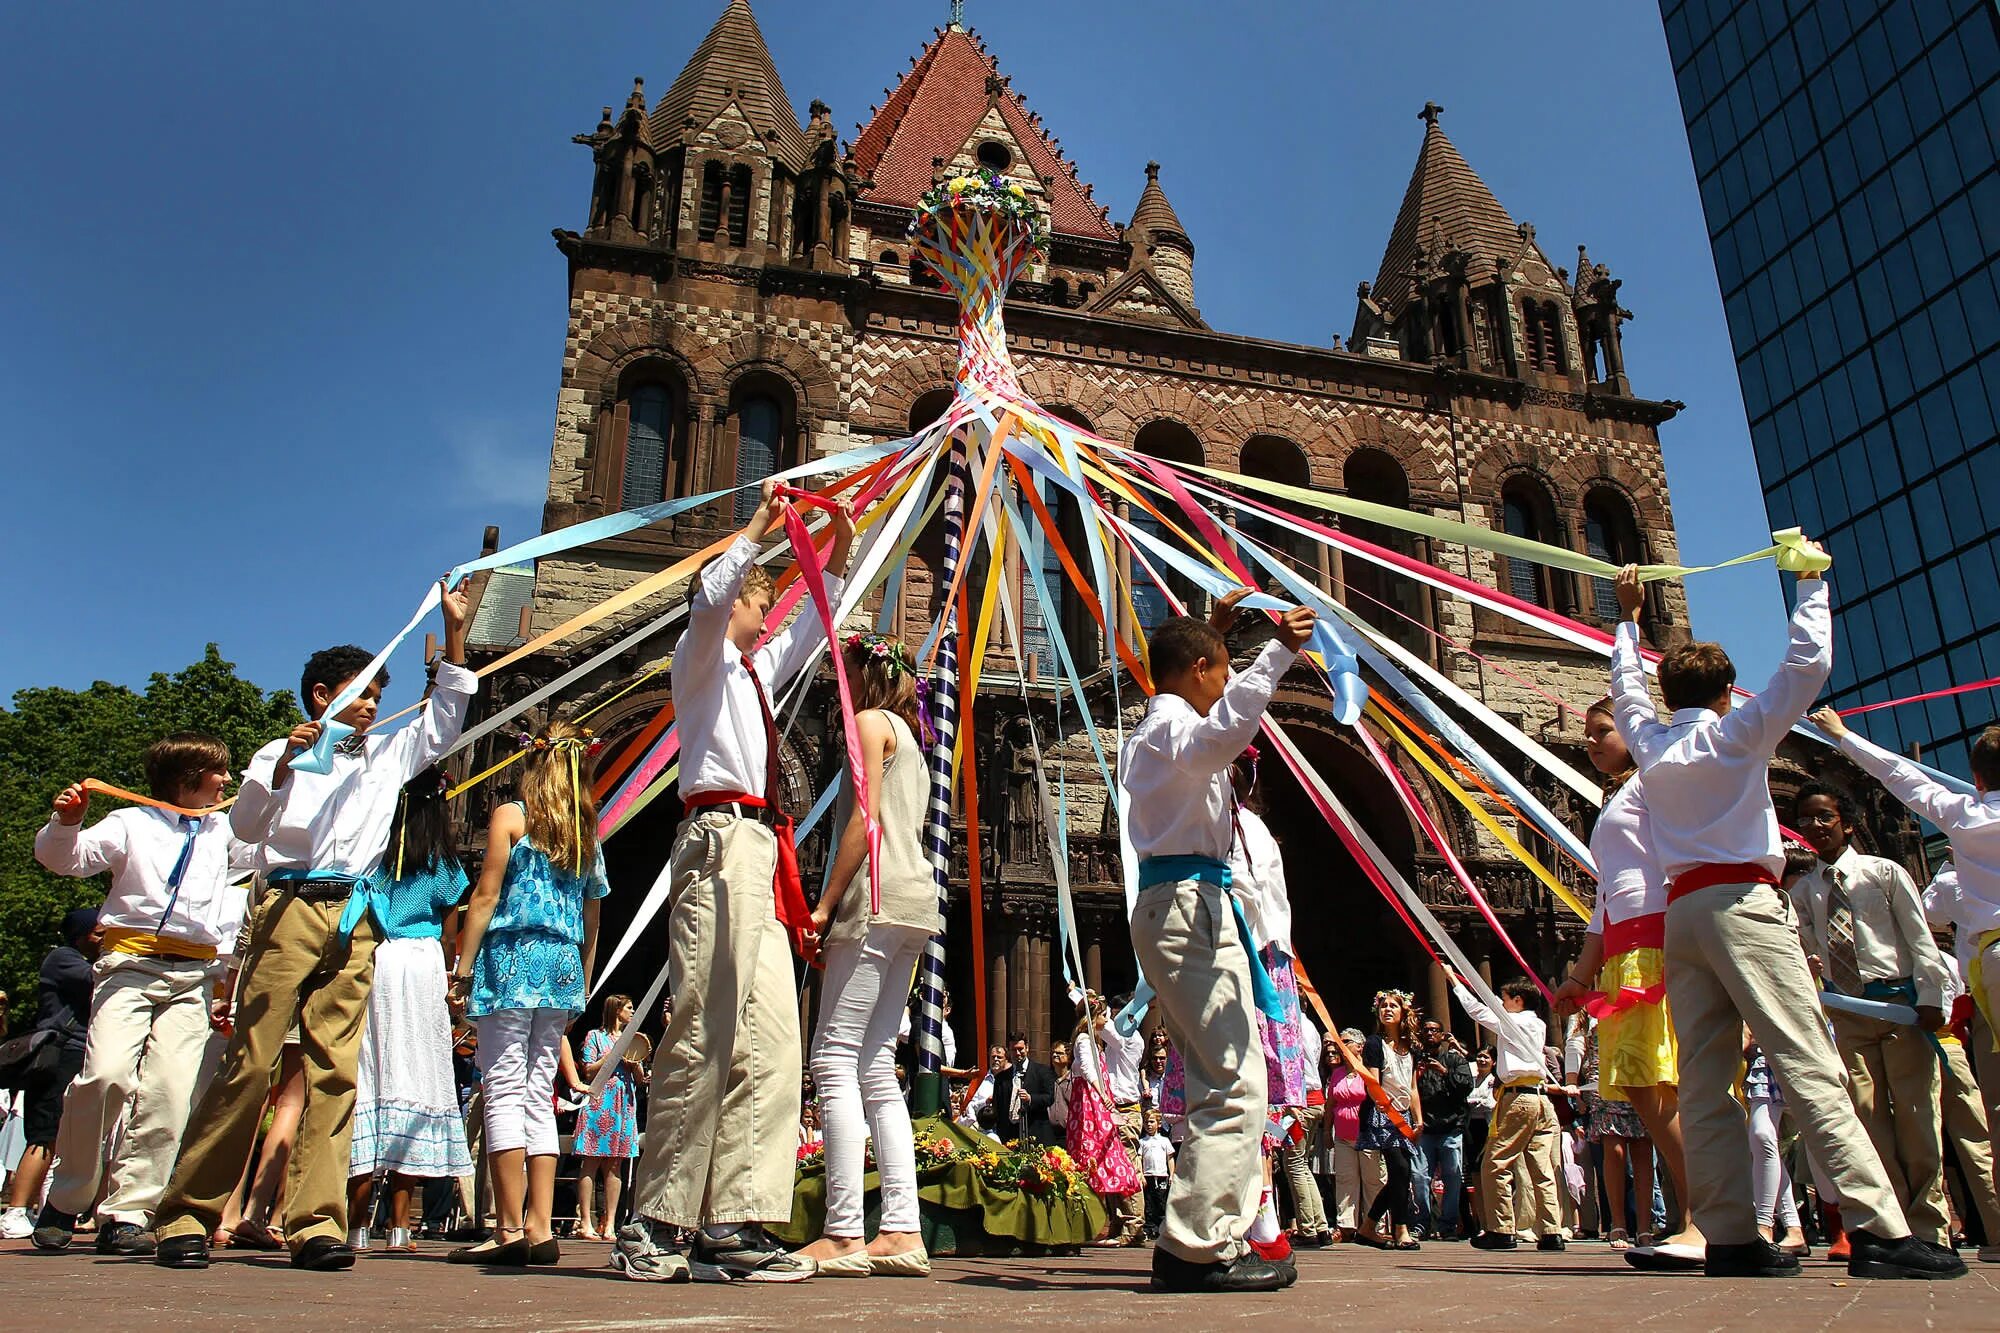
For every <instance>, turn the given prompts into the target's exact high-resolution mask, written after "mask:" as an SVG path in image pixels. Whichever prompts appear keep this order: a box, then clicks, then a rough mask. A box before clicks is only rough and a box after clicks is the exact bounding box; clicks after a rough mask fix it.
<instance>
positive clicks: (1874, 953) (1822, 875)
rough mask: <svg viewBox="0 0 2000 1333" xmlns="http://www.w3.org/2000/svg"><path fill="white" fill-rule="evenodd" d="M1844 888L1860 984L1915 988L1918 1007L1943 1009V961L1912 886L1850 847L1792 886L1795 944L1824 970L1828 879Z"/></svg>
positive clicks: (1897, 869)
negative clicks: (1905, 981) (1910, 983)
mask: <svg viewBox="0 0 2000 1333" xmlns="http://www.w3.org/2000/svg"><path fill="white" fill-rule="evenodd" d="M1835 875H1839V876H1840V877H1841V879H1842V882H1843V883H1844V884H1845V885H1846V887H1847V898H1848V902H1849V903H1850V904H1851V905H1852V907H1853V925H1854V959H1855V962H1856V963H1857V964H1858V965H1859V966H1860V970H1861V979H1862V980H1863V981H1894V980H1896V979H1897V978H1899V977H1909V978H1911V979H1912V980H1914V981H1915V982H1916V986H1917V1003H1918V1004H1931V1005H1939V1006H1940V1007H1941V1006H1942V1005H1943V1003H1944V1000H1943V996H1944V990H1945V972H1944V958H1943V957H1942V955H1940V954H1939V953H1938V947H1937V942H1936V941H1935V940H1933V939H1931V931H1930V926H1929V925H1928V924H1927V923H1926V922H1925V921H1924V909H1923V904H1922V902H1921V901H1920V900H1919V899H1918V897H1917V886H1916V885H1915V884H1914V883H1912V882H1911V880H1910V876H1909V874H1908V873H1907V872H1906V871H1905V870H1904V869H1903V867H1901V866H1899V865H1897V864H1896V863H1895V862H1894V861H1890V860H1887V859H1885V858H1883V857H1880V856H1863V855H1862V854H1861V853H1860V852H1857V851H1855V850H1854V849H1853V848H1852V847H1849V848H1847V849H1846V850H1845V851H1843V852H1842V853H1841V854H1840V855H1839V857H1837V858H1836V859H1835V860H1834V862H1833V864H1832V865H1828V864H1827V863H1826V862H1824V861H1821V862H1819V863H1818V864H1817V865H1816V866H1814V867H1813V870H1812V873H1810V874H1806V875H1800V876H1799V877H1798V879H1797V880H1795V881H1793V883H1792V889H1791V893H1792V907H1793V908H1794V909H1795V910H1796V911H1797V912H1798V917H1799V942H1800V944H1802V945H1803V946H1804V947H1805V950H1806V952H1807V953H1808V954H1817V955H1818V956H1819V960H1820V966H1821V970H1822V972H1824V970H1825V966H1826V901H1827V894H1828V893H1829V892H1830V891H1831V890H1832V881H1833V876H1835Z"/></svg>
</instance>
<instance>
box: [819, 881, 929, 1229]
mask: <svg viewBox="0 0 2000 1333" xmlns="http://www.w3.org/2000/svg"><path fill="white" fill-rule="evenodd" d="M850 892H852V890H850ZM929 938H930V937H929V935H928V934H927V933H926V932H924V931H922V930H918V929H915V928H913V927H909V926H876V927H874V928H873V929H871V930H869V932H868V934H867V936H866V937H865V938H863V939H859V940H844V941H841V942H840V943H837V944H835V945H833V946H832V947H831V948H830V949H829V950H828V952H827V961H826V984H825V986H824V987H823V988H822V989H821V991H820V1008H819V1028H818V1030H817V1031H815V1032H814V1033H813V1047H812V1076H813V1086H814V1087H815V1088H817V1089H818V1090H819V1113H820V1122H821V1128H822V1129H824V1131H825V1133H826V1234H827V1235H828V1236H838V1237H841V1238H843V1239H859V1238H860V1237H861V1236H862V1234H863V1228H862V1220H861V1219H862V1193H863V1192H862V1185H861V1180H862V1176H863V1174H864V1173H865V1172H866V1170H867V1161H866V1152H865V1149H866V1145H867V1141H868V1136H869V1133H870V1131H871V1130H872V1131H873V1133H874V1136H875V1163H876V1169H877V1170H878V1171H879V1172H880V1173H881V1180H882V1220H881V1229H882V1230H884V1231H915V1230H917V1229H918V1221H917V1159H916V1149H915V1147H914V1146H913V1143H912V1139H911V1135H910V1111H909V1108H908V1106H906V1105H905V1104H904V1102H903V1092H902V1089H901V1087H899V1086H898V1085H897V1083H896V1032H897V1029H898V1028H899V1027H900V1026H901V1024H902V1018H903V1006H904V1003H905V1002H906V1001H907V1000H908V999H909V998H910V979H911V977H912V976H913V975H914V974H915V971H916V966H917V957H918V955H920V954H921V953H922V952H923V949H924V941H925V940H927V939H929Z"/></svg>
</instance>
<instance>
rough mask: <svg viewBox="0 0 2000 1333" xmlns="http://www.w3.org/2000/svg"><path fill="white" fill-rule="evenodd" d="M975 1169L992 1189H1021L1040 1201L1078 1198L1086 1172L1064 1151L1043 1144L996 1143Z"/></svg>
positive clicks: (977, 1158)
mask: <svg viewBox="0 0 2000 1333" xmlns="http://www.w3.org/2000/svg"><path fill="white" fill-rule="evenodd" d="M972 1165H973V1168H974V1169H975V1170H976V1171H978V1172H979V1177H980V1179H981V1180H983V1181H985V1182H986V1184H987V1186H988V1187H989V1188H991V1189H995V1190H1000V1191H1003V1192H1011V1191H1015V1190H1018V1191H1020V1192H1022V1193H1024V1194H1032V1195H1034V1196H1035V1197H1036V1198H1038V1199H1076V1198H1080V1197H1081V1196H1082V1193H1083V1190H1084V1183H1083V1173H1082V1172H1081V1171H1079V1170H1077V1167H1076V1163H1075V1162H1073V1161H1071V1160H1070V1155H1069V1154H1068V1153H1067V1152H1065V1151H1064V1150H1063V1149H1061V1148H1058V1147H1051V1146H1050V1145H1048V1144H1043V1143H1018V1142H1017V1143H1009V1144H1006V1145H1005V1146H1002V1145H1000V1144H997V1143H996V1144H994V1145H993V1146H992V1147H991V1148H988V1149H987V1150H986V1151H984V1152H981V1153H979V1154H978V1155H977V1156H975V1157H974V1158H973V1162H972Z"/></svg>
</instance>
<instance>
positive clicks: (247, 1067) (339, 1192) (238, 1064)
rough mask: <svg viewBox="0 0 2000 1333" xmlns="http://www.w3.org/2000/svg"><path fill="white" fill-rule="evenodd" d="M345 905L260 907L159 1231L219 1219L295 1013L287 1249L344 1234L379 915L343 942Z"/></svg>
mask: <svg viewBox="0 0 2000 1333" xmlns="http://www.w3.org/2000/svg"><path fill="white" fill-rule="evenodd" d="M345 907H346V904H345V903H344V902H330V903H327V902H305V901H302V900H301V899H299V898H296V897H294V896H293V895H292V894H290V893H281V894H276V895H274V896H272V897H270V898H268V899H266V900H265V902H264V904H263V906H262V907H261V908H259V909H258V917H257V921H256V924H255V926H253V927H252V929H251V933H250V947H249V949H248V950H247V951H246V953H245V954H244V959H245V961H244V965H243V977H242V981H241V984H240V985H239V986H238V988H237V993H236V1015H235V1016H236V1032H235V1034H234V1035H233V1036H231V1037H230V1039H229V1050H228V1052H227V1053H226V1054H225V1055H224V1056H223V1057H222V1070H221V1072H220V1073H218V1074H217V1075H216V1077H215V1081H214V1082H212V1083H211V1084H210V1085H209V1088H208V1092H207V1094H206V1095H205V1096H204V1097H203V1098H202V1099H201V1105H200V1106H199V1107H197V1108H196V1110H195V1115H194V1121H193V1124H192V1128H191V1130H190V1133H189V1136H188V1139H187V1142H186V1143H184V1144H183V1145H182V1146H181V1155H180V1160H179V1161H178V1162H176V1163H175V1164H174V1175H173V1180H172V1182H171V1183H170V1184H169V1185H168V1186H167V1193H166V1197H165V1198H164V1199H162V1200H161V1201H160V1208H159V1214H158V1218H157V1225H156V1227H155V1228H154V1229H155V1231H156V1232H157V1233H158V1235H159V1237H160V1238H161V1239H162V1240H165V1239H167V1238H169V1237H173V1236H206V1235H208V1234H209V1233H210V1232H212V1231H213V1230H215V1224H216V1223H217V1222H218V1221H220V1220H221V1218H222V1208H223V1205H224V1204H225V1203H227V1202H228V1200H229V1196H230V1195H231V1194H233V1193H235V1192H236V1182H237V1181H239V1180H240V1179H242V1177H243V1164H244V1163H245V1162H246V1161H248V1160H249V1158H250V1149H251V1147H252V1146H253V1145H254V1144H255V1142H256V1139H257V1124H258V1122H259V1121H260V1120H262V1119H263V1116H264V1102H265V1099H266V1098H268V1097H269V1096H270V1092H271V1073H272V1071H273V1070H274V1069H276V1068H277V1064H278V1056H279V1054H280V1053H281V1050H282V1048H283V1046H284V1042H285V1033H286V1032H287V1031H289V1030H290V1028H291V1026H292V1022H293V1020H294V1019H296V1020H297V1021H298V1025H299V1045H300V1049H301V1053H302V1054H303V1055H304V1057H305V1068H306V1106H305V1113H304V1115H302V1116H301V1117H300V1119H299V1138H298V1146H297V1147H295V1148H294V1149H293V1150H292V1162H291V1170H290V1175H289V1177H288V1185H287V1188H286V1191H285V1239H286V1240H287V1241H288V1242H289V1243H290V1244H291V1246H292V1248H293V1249H297V1248H298V1247H299V1246H300V1245H301V1244H303V1243H304V1242H305V1241H307V1240H309V1239H311V1238H312V1237H314V1236H326V1237H329V1238H331V1239H333V1240H340V1241H344V1240H346V1239H347V1166H348V1161H347V1155H348V1148H349V1146H350V1141H351V1139H352V1136H353V1132H354V1067H355V1063H356V1061H357V1060H358V1059H359V1057H360V1053H361V1026H362V1022H363V1020H365V1019H366V1018H367V1016H368V987H369V984H370V983H371V982H372V981H373V980H374V977H375V924H374V922H373V920H371V919H369V918H367V917H364V918H362V920H361V923H360V924H359V925H357V926H356V927H355V928H354V937H353V939H352V940H351V941H350V942H349V943H347V944H342V943H341V942H340V940H339V938H338V937H337V936H336V935H335V934H334V927H335V925H336V924H338V923H339V921H340V914H341V911H342V910H343V909H344V908H345Z"/></svg>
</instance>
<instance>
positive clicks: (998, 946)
mask: <svg viewBox="0 0 2000 1333" xmlns="http://www.w3.org/2000/svg"><path fill="white" fill-rule="evenodd" d="M994 936H995V938H994V939H993V941H992V942H991V943H990V944H988V945H987V946H986V949H987V953H988V955H989V957H988V958H987V960H986V1031H984V1032H982V1033H980V1034H979V1061H978V1065H977V1067H978V1068H979V1069H982V1070H983V1069H985V1068H986V1053H987V1051H988V1050H990V1049H991V1048H993V1047H995V1046H998V1045H1000V1044H1002V1043H1003V1042H1005V1041H1006V1039H1007V949H1006V946H1005V945H1004V944H1002V943H1001V941H1000V939H999V932H998V931H995V932H994Z"/></svg>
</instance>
